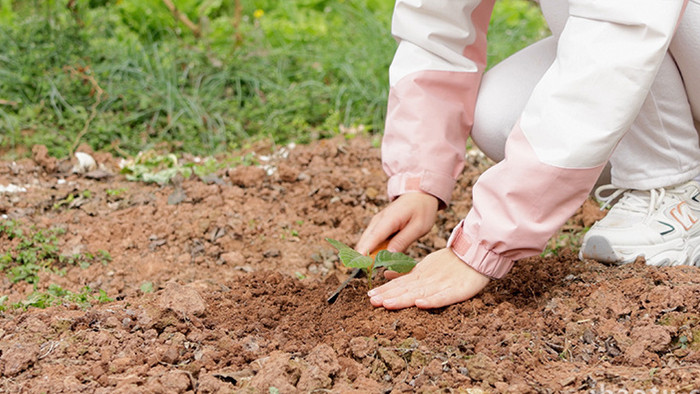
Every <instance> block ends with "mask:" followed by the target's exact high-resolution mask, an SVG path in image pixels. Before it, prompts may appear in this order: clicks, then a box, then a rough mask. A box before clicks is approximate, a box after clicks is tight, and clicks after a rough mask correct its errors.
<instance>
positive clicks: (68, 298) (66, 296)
mask: <svg viewBox="0 0 700 394" xmlns="http://www.w3.org/2000/svg"><path fill="white" fill-rule="evenodd" d="M111 301H113V300H112V299H111V298H109V297H108V296H107V293H106V292H105V291H104V290H102V289H99V290H93V289H92V288H90V287H89V286H85V287H84V288H83V289H82V290H81V291H80V292H79V293H73V292H71V291H69V290H65V289H63V288H62V287H61V286H59V285H56V284H53V283H52V284H50V285H49V287H48V289H47V290H46V291H34V292H33V293H32V294H30V295H29V296H28V297H27V298H26V299H24V300H22V301H19V302H17V303H14V304H12V305H9V306H8V305H5V302H7V296H2V297H0V311H5V310H7V309H25V310H26V309H29V308H41V309H44V308H48V307H50V306H56V305H62V304H77V305H78V306H80V307H81V308H87V307H89V306H90V305H92V303H94V302H96V303H105V302H111Z"/></svg>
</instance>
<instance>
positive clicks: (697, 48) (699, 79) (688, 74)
mask: <svg viewBox="0 0 700 394" xmlns="http://www.w3.org/2000/svg"><path fill="white" fill-rule="evenodd" d="M669 51H670V52H671V55H672V56H673V59H674V60H675V61H676V64H677V65H678V69H679V70H680V73H681V76H682V77H683V83H684V85H685V91H686V93H687V95H688V101H690V108H691V111H692V113H693V118H695V122H696V128H697V130H698V133H700V0H689V1H688V6H687V7H686V10H685V14H684V15H683V19H681V23H680V24H679V26H678V30H677V31H676V35H675V37H674V38H673V41H671V46H670V48H669Z"/></svg>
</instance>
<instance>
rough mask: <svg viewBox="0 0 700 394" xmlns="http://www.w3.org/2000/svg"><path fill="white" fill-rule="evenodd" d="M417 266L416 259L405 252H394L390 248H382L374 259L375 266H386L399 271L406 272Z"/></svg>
mask: <svg viewBox="0 0 700 394" xmlns="http://www.w3.org/2000/svg"><path fill="white" fill-rule="evenodd" d="M415 266H416V261H415V260H413V259H412V258H410V257H408V256H406V255H405V254H403V253H400V252H396V253H392V252H390V251H388V250H380V251H379V253H377V257H375V260H374V267H375V268H379V267H386V268H387V269H390V270H392V271H396V272H398V273H401V274H403V273H406V272H409V271H411V270H412V269H413V267H415Z"/></svg>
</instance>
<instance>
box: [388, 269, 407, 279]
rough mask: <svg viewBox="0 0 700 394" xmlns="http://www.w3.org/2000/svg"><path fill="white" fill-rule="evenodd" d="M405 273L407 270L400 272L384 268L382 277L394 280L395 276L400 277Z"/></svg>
mask: <svg viewBox="0 0 700 394" xmlns="http://www.w3.org/2000/svg"><path fill="white" fill-rule="evenodd" d="M407 273H408V272H405V273H402V274H400V273H398V272H396V271H391V270H386V271H384V278H385V279H388V280H394V279H396V278H400V277H402V276H404V275H406V274H407Z"/></svg>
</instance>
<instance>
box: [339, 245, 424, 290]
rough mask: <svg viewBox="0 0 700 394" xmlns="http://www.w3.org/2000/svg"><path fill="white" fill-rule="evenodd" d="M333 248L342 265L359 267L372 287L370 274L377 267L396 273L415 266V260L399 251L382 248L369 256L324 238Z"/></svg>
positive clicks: (409, 269) (407, 270)
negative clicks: (336, 251) (336, 250)
mask: <svg viewBox="0 0 700 394" xmlns="http://www.w3.org/2000/svg"><path fill="white" fill-rule="evenodd" d="M326 241H328V242H329V243H330V244H331V245H333V247H334V248H336V249H338V257H339V258H340V261H341V262H342V263H343V265H344V266H346V267H350V268H359V269H361V270H362V271H364V272H365V274H366V275H367V284H368V286H369V288H370V289H371V288H372V275H373V274H374V270H375V269H377V268H381V267H384V268H386V269H388V270H391V271H396V272H398V273H406V272H409V271H411V270H412V269H413V267H415V266H416V261H415V260H413V259H412V258H410V257H409V256H406V255H405V254H403V253H401V252H395V253H394V252H390V251H388V250H386V249H382V250H380V251H378V252H376V254H375V253H371V254H370V255H369V256H365V255H363V254H360V252H358V251H356V250H355V249H353V248H351V247H349V246H347V245H345V244H344V243H342V242H340V241H336V240H334V239H330V238H326Z"/></svg>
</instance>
